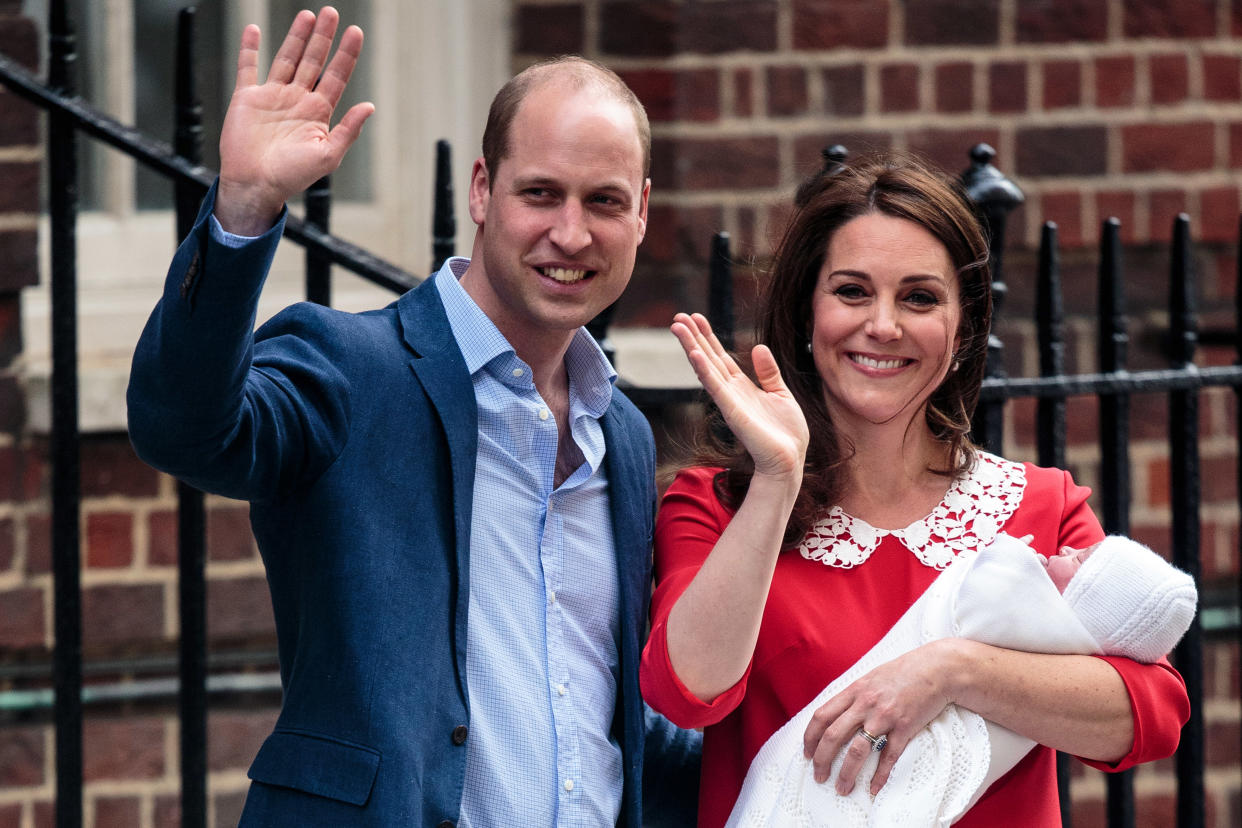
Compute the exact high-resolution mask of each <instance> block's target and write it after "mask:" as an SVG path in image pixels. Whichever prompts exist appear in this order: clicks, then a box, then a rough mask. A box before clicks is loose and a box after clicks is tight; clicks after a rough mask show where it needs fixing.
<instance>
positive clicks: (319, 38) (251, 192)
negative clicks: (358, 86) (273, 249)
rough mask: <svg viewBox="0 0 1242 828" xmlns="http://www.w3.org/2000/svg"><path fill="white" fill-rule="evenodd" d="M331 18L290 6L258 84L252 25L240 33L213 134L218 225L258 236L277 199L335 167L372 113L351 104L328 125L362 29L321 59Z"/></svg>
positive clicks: (331, 32)
mask: <svg viewBox="0 0 1242 828" xmlns="http://www.w3.org/2000/svg"><path fill="white" fill-rule="evenodd" d="M339 20H340V16H339V15H338V14H337V12H336V9H334V8H332V7H331V6H325V7H324V8H323V9H321V10H320V12H319V14H318V15H315V14H314V13H312V12H309V11H301V12H298V15H297V17H295V18H294V20H293V25H291V26H290V27H289V33H288V34H287V35H286V36H285V40H284V43H282V44H281V46H280V50H279V51H277V52H276V56H275V58H273V59H272V66H271V69H270V70H269V71H268V75H267V81H266V82H265V83H263V84H260V83H259V82H258V79H259V28H258V27H257V26H254V25H250V26H247V27H246V29H245V31H243V32H242V39H241V50H240V52H239V53H238V56H237V85H236V87H234V89H233V97H232V99H231V100H230V102H229V109H228V112H227V114H226V115H225V117H224V126H223V128H222V130H221V133H220V187H219V190H218V193H217V197H216V205H215V215H216V218H217V219H218V220H219V222H220V224H221V226H223V227H224V229H225V230H228V231H230V232H233V233H238V234H241V235H258V234H260V233H262V232H264V231H266V230H267V229H268V228H270V227H271V226H272V223H273V222H274V221H275V220H276V217H277V216H278V215H279V214H280V210H281V207H282V206H283V205H284V203H285V201H287V200H288V199H290V198H292V197H293V196H295V195H297V194H298V193H300V192H302V191H303V190H305V189H306V188H307V187H309V186H310V185H311V184H313V183H314V182H315V181H317V180H318V179H319V178H321V177H323V176H325V175H327V174H329V173H331V172H332V171H333V170H335V169H336V168H337V167H338V166H339V165H340V163H341V159H342V158H343V157H344V156H345V151H346V150H347V149H349V147H350V146H351V145H352V144H353V143H354V141H355V140H356V139H357V138H358V135H359V134H360V133H361V131H362V124H363V123H364V122H365V121H366V119H367V118H368V117H370V115H371V113H372V112H374V111H375V106H374V105H373V104H370V103H360V104H355V105H354V106H353V107H351V108H350V109H349V111H348V112H346V113H345V115H344V117H342V118H341V120H340V122H339V123H338V124H337V125H336V126H335V127H330V122H331V119H332V111H333V109H335V108H336V105H337V103H339V102H340V100H341V95H342V93H343V92H344V91H345V86H346V84H347V83H348V82H349V76H350V75H351V74H352V73H353V71H354V66H355V65H356V64H357V62H358V55H359V54H360V53H361V51H362V30H361V29H359V28H358V27H357V26H350V27H349V28H347V29H346V30H345V32H344V34H342V35H341V42H340V45H339V46H338V47H337V49H336V53H335V54H334V55H333V56H332V59H331V61H328V54H329V52H330V51H331V49H332V40H333V38H335V37H336V29H337V24H338V22H339ZM325 64H326V65H325Z"/></svg>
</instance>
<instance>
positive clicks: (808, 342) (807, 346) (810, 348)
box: [806, 339, 815, 354]
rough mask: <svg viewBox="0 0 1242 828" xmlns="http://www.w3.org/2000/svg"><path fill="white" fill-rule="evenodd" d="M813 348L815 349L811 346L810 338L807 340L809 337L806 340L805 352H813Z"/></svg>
mask: <svg viewBox="0 0 1242 828" xmlns="http://www.w3.org/2000/svg"><path fill="white" fill-rule="evenodd" d="M814 350H815V349H814V348H812V347H811V340H809V339H808V340H807V341H806V352H807V353H808V354H810V353H813V352H814Z"/></svg>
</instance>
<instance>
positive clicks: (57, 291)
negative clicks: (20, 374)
mask: <svg viewBox="0 0 1242 828" xmlns="http://www.w3.org/2000/svg"><path fill="white" fill-rule="evenodd" d="M48 33H49V57H48V61H49V62H48V84H49V85H50V86H51V87H52V88H53V89H54V90H55V91H57V92H58V93H60V94H63V95H73V94H75V93H76V91H77V82H76V63H77V52H76V41H75V38H74V32H73V21H72V19H71V18H70V14H69V4H68V2H67V0H53V1H52V3H51V5H50V6H49V7H48ZM47 142H48V159H47V165H48V175H49V178H50V182H49V188H48V189H49V192H48V198H49V200H50V202H51V214H52V215H51V255H52V286H51V294H52V297H51V306H52V320H51V324H52V574H53V578H54V581H55V622H54V625H55V630H56V653H55V659H54V664H53V673H54V684H55V688H56V825H57V828H76V827H77V826H80V825H81V824H82V598H81V582H82V579H81V569H80V568H81V553H80V551H79V543H80V540H81V515H80V508H81V489H80V485H81V482H80V467H81V445H80V437H79V435H78V330H77V289H78V286H77V217H78V138H77V130H76V128H75V125H74V123H73V119H72V118H69V117H66V116H64V115H62V114H60V113H52V114H50V115H49V117H48V123H47Z"/></svg>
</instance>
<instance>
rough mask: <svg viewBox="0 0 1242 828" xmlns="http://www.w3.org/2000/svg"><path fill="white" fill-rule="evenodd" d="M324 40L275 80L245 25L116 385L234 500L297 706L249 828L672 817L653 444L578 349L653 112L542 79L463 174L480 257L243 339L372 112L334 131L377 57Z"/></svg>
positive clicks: (288, 56)
mask: <svg viewBox="0 0 1242 828" xmlns="http://www.w3.org/2000/svg"><path fill="white" fill-rule="evenodd" d="M336 27H337V14H336V12H335V11H334V10H332V9H331V8H325V9H323V10H321V12H320V13H319V14H318V15H314V14H312V13H310V12H301V13H300V14H299V15H298V17H297V18H296V19H295V21H294V23H293V26H292V27H291V28H290V31H289V34H288V36H287V37H286V39H285V41H284V43H283V45H282V46H281V47H280V50H279V51H278V52H277V54H276V57H275V58H274V60H273V64H272V67H271V70H270V72H269V75H268V78H267V81H266V82H265V83H264V84H262V85H260V84H258V82H257V80H258V79H257V53H258V46H259V32H258V29H257V28H255V27H253V26H251V27H247V29H246V31H245V32H244V34H243V36H242V48H241V52H240V55H239V59H238V78H237V87H236V89H235V91H234V94H233V98H232V101H231V103H230V105H229V111H228V114H227V115H226V118H225V123H224V128H223V131H222V134H221V140H220V146H221V174H220V178H219V180H218V182H217V183H216V185H215V186H214V187H213V188H212V191H211V192H210V193H209V194H208V197H207V198H206V199H205V200H204V202H203V206H202V208H201V210H200V213H199V216H198V220H197V222H196V224H195V226H194V228H193V230H192V231H191V233H190V235H189V236H188V237H187V238H186V240H185V241H184V242H183V243H182V244H181V246H180V248H179V249H178V251H177V254H176V256H175V258H174V259H173V262H172V265H171V267H170V270H169V275H168V280H167V282H166V285H165V290H164V294H163V296H162V298H161V299H160V302H159V304H158V305H157V306H156V308H155V310H154V312H153V313H152V316H151V318H150V320H149V322H148V324H147V327H146V329H145V330H144V332H143V335H142V338H141V340H140V342H139V344H138V348H137V351H136V353H135V356H134V364H133V371H132V375H131V380H130V390H129V398H128V400H129V418H130V434H131V439H132V440H133V443H134V446H135V448H136V450H137V451H138V453H139V455H140V456H141V457H142V458H143V459H145V460H147V461H148V462H150V463H151V464H152V465H154V466H156V467H158V468H160V469H163V470H165V471H168V472H170V473H171V474H174V475H176V476H177V477H179V478H181V479H183V480H186V481H188V482H189V483H191V484H193V485H195V486H198V487H200V488H202V489H205V490H207V491H211V492H217V493H220V494H223V495H226V496H229V497H234V498H240V499H244V500H248V501H250V503H251V522H252V526H253V528H254V533H255V537H256V539H257V540H258V544H259V549H260V552H261V554H262V556H263V560H264V563H265V565H266V569H267V577H268V582H269V586H270V589H271V596H272V605H273V609H274V612H275V618H276V631H277V636H278V645H279V652H280V669H281V681H282V685H283V687H284V698H283V704H282V708H281V713H280V717H279V719H278V721H277V724H276V727H275V730H274V732H273V733H272V734H271V735H270V736H269V737H268V738H267V740H266V741H265V742H264V744H263V746H262V748H261V749H260V751H259V755H258V757H257V758H256V759H255V761H254V763H253V765H252V766H251V768H250V778H251V779H252V780H253V783H252V785H251V789H250V793H249V795H248V797H247V800H246V806H245V809H244V812H243V815H242V824H243V825H263V826H268V825H280V826H286V825H287V826H343V825H366V826H392V825H428V826H430V825H437V826H452V825H458V824H460V825H463V826H465V825H473V826H489V825H553V824H555V825H608V824H616V825H624V826H628V827H629V828H638V826H640V825H642V824H648V825H656V824H669V825H677V824H686V823H687V821H692V820H693V816H692V810H691V809H692V808H693V805H692V803H693V802H694V801H695V800H696V797H697V762H698V741H697V735H696V734H693V733H687V732H685V731H678V730H676V729H675V728H673V727H672V726H671V725H669V724H668V722H666V721H664V720H663V719H661V718H659V717H657V716H655V715H654V714H652V713H651V712H650V711H648V710H647V709H646V708H645V707H644V705H643V703H642V700H641V698H640V696H639V690H638V659H639V652H640V649H641V645H642V640H641V638H642V634H643V630H644V628H645V619H646V614H647V604H648V597H649V588H650V586H649V585H650V543H651V534H652V523H653V513H654V508H655V489H654V473H655V469H654V448H653V442H652V438H651V432H650V429H649V428H648V426H647V423H646V421H645V420H644V419H643V417H642V416H641V415H640V414H639V413H638V411H637V410H636V409H635V408H634V406H633V405H632V404H631V403H630V402H629V401H628V400H626V399H625V397H624V396H623V395H622V394H621V393H620V392H619V391H616V390H615V389H613V388H612V380H613V378H614V377H615V375H614V374H612V372H611V369H610V368H609V367H608V366H607V363H606V362H605V361H604V360H603V359H602V354H600V352H599V350H598V348H597V346H595V345H594V342H593V341H592V340H590V339H589V336H588V335H587V334H586V333H585V331H584V330H583V329H582V325H583V324H584V323H585V322H586V321H588V320H589V319H591V318H592V317H593V316H595V315H596V314H597V313H598V312H599V311H600V310H602V309H603V308H604V307H606V306H607V305H609V304H610V303H612V302H613V301H614V300H615V299H616V298H617V297H618V296H619V295H620V293H621V291H622V290H623V289H624V287H625V285H626V284H627V282H628V280H629V277H630V273H631V271H632V268H633V262H634V255H635V251H636V248H637V246H638V243H639V242H640V241H641V240H642V237H643V234H644V232H645V229H646V218H647V197H648V192H649V189H650V182H649V180H648V178H647V170H648V164H649V160H648V155H649V145H650V132H649V128H648V126H647V122H646V116H645V114H644V113H643V112H642V107H641V105H640V104H638V102H637V100H636V99H635V98H634V97H633V94H632V93H631V92H630V91H629V90H628V89H627V88H626V87H625V85H624V84H623V83H622V82H621V81H620V79H619V78H617V77H616V76H615V75H613V74H612V73H611V72H609V71H608V70H606V69H603V68H602V67H599V66H597V65H596V64H593V63H590V62H588V61H584V60H581V59H568V60H560V61H555V62H550V63H548V64H545V65H540V66H537V67H534V68H532V69H530V70H527V71H526V72H524V73H522V74H521V75H519V76H518V77H517V78H515V79H514V80H513V81H511V82H510V83H509V84H507V85H506V86H505V88H504V89H502V90H501V92H500V93H499V94H498V95H497V99H496V101H495V102H494V103H493V106H492V111H491V113H490V115H489V119H488V128H487V131H486V132H485V135H484V157H483V158H480V159H479V160H477V161H476V162H475V164H474V168H473V171H472V178H471V188H470V211H471V216H472V218H473V219H474V221H475V223H476V224H477V231H476V235H475V240H474V247H473V252H472V257H471V259H469V260H466V259H454V260H450V262H449V263H447V264H446V265H445V268H444V269H442V270H441V272H440V273H438V274H436V276H435V277H434V278H432V279H428V280H427V281H426V282H425V283H424V284H422V285H420V286H419V287H418V288H416V289H414V290H412V291H410V292H409V293H407V294H405V295H404V296H402V297H401V298H400V299H398V300H397V301H396V302H394V303H393V304H392V305H390V306H388V307H387V308H384V309H382V310H377V311H371V312H367V313H363V314H347V313H342V312H338V311H334V310H331V309H328V308H323V307H319V306H316V305H309V304H301V305H295V306H293V307H291V308H289V309H286V310H285V311H283V312H282V313H280V314H279V315H277V316H276V317H275V318H274V319H273V320H271V321H270V322H268V323H267V324H265V325H264V326H262V327H261V328H260V329H259V330H258V331H257V332H253V328H254V323H255V316H256V309H257V302H258V297H259V293H260V290H261V288H262V283H263V280H264V278H265V276H266V273H267V270H268V267H269V266H270V263H271V259H272V256H273V254H274V252H275V248H276V244H277V241H278V239H279V237H280V233H281V228H282V226H283V220H284V209H285V208H284V204H285V202H286V200H287V199H289V198H290V197H292V196H293V195H296V194H297V193H298V192H300V191H301V190H303V189H305V187H307V186H308V185H309V184H310V183H311V182H313V181H315V180H316V179H318V178H319V177H321V176H323V175H325V174H327V173H329V172H331V171H332V170H334V169H335V168H336V167H337V165H338V164H339V163H340V160H341V157H342V156H343V154H344V152H345V151H346V149H348V147H349V146H350V145H351V144H352V142H353V141H354V140H355V139H356V138H357V136H358V134H359V131H360V130H361V128H362V125H363V122H364V121H365V120H366V118H367V117H368V116H369V115H370V114H371V112H372V111H373V107H372V106H371V105H370V104H358V105H356V106H354V107H353V108H351V109H350V110H349V111H348V112H347V113H346V114H345V115H344V116H343V117H342V118H341V120H340V122H339V123H338V124H337V125H336V126H335V127H333V128H331V129H329V123H330V120H331V116H332V110H333V107H334V106H335V105H336V103H337V102H338V101H339V99H340V97H341V93H342V90H343V89H344V87H345V84H346V83H347V81H348V78H349V75H350V73H351V71H352V69H353V67H354V64H355V61H356V60H357V56H358V53H359V50H360V49H361V45H362V33H361V31H360V30H358V29H357V28H356V27H350V28H349V29H347V30H346V31H345V32H344V33H343V35H342V37H341V42H340V45H339V47H338V49H337V51H336V53H335V55H332V57H331V60H329V59H328V58H329V54H330V51H331V44H332V41H333V39H334V37H335V33H336ZM644 760H646V761H645V762H644ZM644 765H645V766H646V767H645V770H646V773H644ZM644 777H645V779H646V784H645V786H644ZM644 803H645V804H646V806H647V810H646V812H645V813H644V811H643V806H644ZM653 803H655V804H654V807H653ZM644 817H645V818H644Z"/></svg>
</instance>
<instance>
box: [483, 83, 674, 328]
mask: <svg viewBox="0 0 1242 828" xmlns="http://www.w3.org/2000/svg"><path fill="white" fill-rule="evenodd" d="M649 190H650V182H648V181H646V180H645V179H644V178H643V171H642V147H641V145H640V142H639V138H638V130H637V127H636V125H635V123H634V116H633V114H632V113H631V111H630V110H629V108H628V107H626V106H625V105H624V104H623V103H621V102H619V101H616V100H614V99H612V98H611V97H608V96H607V95H605V94H603V93H601V92H599V91H598V90H594V89H591V88H590V87H588V88H587V89H585V90H582V91H577V92H575V91H573V90H572V89H570V88H569V87H568V86H566V85H564V84H562V83H558V82H557V81H556V80H554V79H553V80H549V81H545V82H544V83H541V84H540V85H538V86H537V87H536V88H535V89H533V90H531V91H530V92H529V93H528V94H527V96H526V98H525V100H524V101H523V102H522V104H521V107H520V108H519V109H518V113H517V115H516V117H515V118H514V119H513V124H512V127H511V129H510V134H509V154H508V155H507V156H506V157H505V158H504V159H502V160H501V161H500V163H499V164H498V169H497V170H488V169H487V168H486V166H485V165H484V163H483V160H482V159H479V160H478V161H476V162H475V164H474V170H473V173H472V176H471V182H470V215H471V218H472V219H473V220H474V222H475V223H476V224H477V225H478V234H477V236H476V239H475V251H474V257H475V258H474V260H472V261H471V267H470V270H469V271H467V274H466V275H465V276H464V277H463V279H462V285H463V287H465V288H466V290H467V292H469V293H470V295H471V297H472V298H474V300H475V302H477V303H478V305H479V307H480V308H482V309H483V311H484V312H485V313H486V314H487V315H488V316H489V317H490V318H491V320H492V321H493V322H494V323H495V324H496V327H497V328H499V329H500V331H501V333H503V334H504V335H505V337H506V338H507V339H508V340H509V342H510V344H512V345H513V346H514V347H515V348H516V349H517V350H518V351H519V353H521V352H522V351H523V349H524V348H529V347H531V344H532V343H534V344H535V345H536V346H538V345H539V343H541V342H545V341H547V338H548V337H550V336H554V335H555V334H557V333H559V334H562V335H563V336H560V337H556V339H558V340H559V341H567V339H568V335H569V333H570V332H572V331H573V330H574V329H576V328H578V327H580V326H581V325H584V324H585V323H587V322H588V321H590V320H591V319H592V318H593V317H594V316H595V315H596V314H598V313H599V312H600V311H601V310H603V309H604V308H605V307H607V306H608V305H610V304H611V303H612V302H613V301H614V300H616V298H617V297H618V296H620V295H621V291H623V290H624V289H625V286H626V284H628V283H629V280H630V274H631V273H632V272H633V269H634V256H635V253H636V252H637V249H638V244H639V242H641V241H642V239H643V235H644V234H645V232H646V229H647V194H648V192H649ZM480 257H481V262H480V261H479V260H480ZM478 264H481V265H482V267H481V268H478V267H477V265H478Z"/></svg>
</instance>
